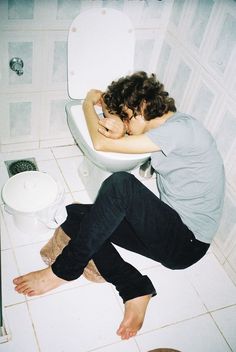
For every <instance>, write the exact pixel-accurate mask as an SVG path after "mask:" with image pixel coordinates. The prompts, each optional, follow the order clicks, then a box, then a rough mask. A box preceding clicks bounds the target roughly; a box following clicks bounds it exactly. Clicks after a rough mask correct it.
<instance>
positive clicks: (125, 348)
mask: <svg viewBox="0 0 236 352" xmlns="http://www.w3.org/2000/svg"><path fill="white" fill-rule="evenodd" d="M94 352H139V348H138V347H137V344H136V342H135V340H134V339H131V340H129V341H122V342H119V343H116V344H112V345H109V346H106V347H102V348H99V349H98V350H97V349H96V350H95V351H94Z"/></svg>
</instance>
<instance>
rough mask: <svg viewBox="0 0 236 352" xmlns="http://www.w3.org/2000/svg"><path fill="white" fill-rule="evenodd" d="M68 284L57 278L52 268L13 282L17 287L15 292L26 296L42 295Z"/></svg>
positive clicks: (32, 273)
mask: <svg viewBox="0 0 236 352" xmlns="http://www.w3.org/2000/svg"><path fill="white" fill-rule="evenodd" d="M66 282H68V281H66V280H63V279H61V278H60V277H58V276H56V275H55V274H54V273H53V271H52V269H51V267H48V268H46V269H43V270H38V271H33V272H31V273H29V274H26V275H23V276H19V277H17V278H15V279H14V280H13V283H14V284H15V285H16V287H15V290H16V291H17V292H18V293H22V294H23V295H26V296H37V295H42V294H43V293H46V292H48V291H50V290H53V289H54V288H57V287H58V286H60V285H62V284H65V283H66Z"/></svg>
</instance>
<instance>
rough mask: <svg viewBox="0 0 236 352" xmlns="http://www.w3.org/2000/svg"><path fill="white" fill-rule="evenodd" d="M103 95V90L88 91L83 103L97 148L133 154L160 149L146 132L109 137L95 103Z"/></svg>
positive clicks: (89, 128) (93, 141) (94, 144)
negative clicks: (100, 120)
mask: <svg viewBox="0 0 236 352" xmlns="http://www.w3.org/2000/svg"><path fill="white" fill-rule="evenodd" d="M101 97H102V92H101V91H99V90H91V91H89V92H88V94H87V96H86V98H85V100H84V103H83V111H84V115H85V119H86V122H87V126H88V130H89V133H90V136H91V139H92V143H93V146H94V149H95V150H99V151H107V152H117V153H133V154H137V153H150V152H153V151H158V150H160V149H159V147H158V146H157V145H155V144H154V143H153V142H152V141H151V140H150V139H149V138H148V136H146V135H145V134H141V135H133V136H122V137H120V138H116V139H114V138H107V136H106V135H105V133H104V128H106V127H104V126H103V125H101V122H100V123H99V117H98V115H97V113H96V111H95V109H94V105H96V104H97V103H98V102H99V101H101ZM106 113H107V112H105V116H106ZM104 120H105V119H104ZM121 122H122V121H121ZM104 125H105V124H104ZM100 131H101V132H100ZM102 131H103V132H102Z"/></svg>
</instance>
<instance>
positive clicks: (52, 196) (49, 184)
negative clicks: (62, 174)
mask: <svg viewBox="0 0 236 352" xmlns="http://www.w3.org/2000/svg"><path fill="white" fill-rule="evenodd" d="M57 196H58V185H57V182H56V181H55V180H54V179H53V178H52V176H50V175H48V174H46V173H44V172H40V171H25V172H20V173H18V174H16V175H15V176H12V177H11V178H9V180H8V181H7V182H6V183H5V185H4V187H3V189H2V198H3V201H4V203H5V204H6V205H7V206H8V207H10V208H11V209H12V210H15V211H19V212H30V213H32V212H36V211H40V210H42V209H44V208H46V207H48V206H50V205H51V204H53V203H54V202H55V200H56V199H57Z"/></svg>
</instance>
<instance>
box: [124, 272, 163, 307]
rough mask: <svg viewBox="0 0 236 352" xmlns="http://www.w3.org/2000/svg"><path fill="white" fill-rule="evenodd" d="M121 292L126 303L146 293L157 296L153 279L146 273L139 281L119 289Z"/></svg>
mask: <svg viewBox="0 0 236 352" xmlns="http://www.w3.org/2000/svg"><path fill="white" fill-rule="evenodd" d="M119 294H120V296H121V298H122V299H123V303H125V302H126V301H129V300H130V299H133V298H136V297H141V296H146V295H151V296H152V297H153V296H156V294H157V293H156V290H155V287H154V286H153V284H152V282H151V280H150V279H149V277H147V276H146V275H145V276H142V278H141V279H140V280H138V282H135V283H132V284H129V285H127V286H125V287H123V288H122V290H120V291H119Z"/></svg>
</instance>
